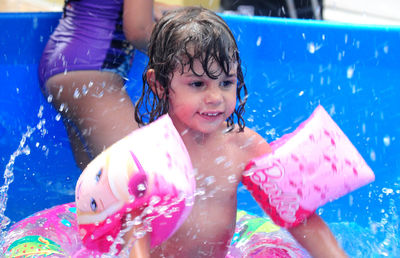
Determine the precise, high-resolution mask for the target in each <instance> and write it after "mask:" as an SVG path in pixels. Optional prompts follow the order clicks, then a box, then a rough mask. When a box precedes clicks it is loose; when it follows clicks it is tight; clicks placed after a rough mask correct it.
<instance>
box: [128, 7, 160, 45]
mask: <svg viewBox="0 0 400 258" xmlns="http://www.w3.org/2000/svg"><path fill="white" fill-rule="evenodd" d="M153 26H154V17H153V1H152V0H124V10H123V30H124V34H125V37H126V39H127V40H129V41H130V42H132V44H133V45H134V46H135V47H136V48H138V49H139V50H141V51H144V52H146V49H147V44H148V42H149V40H150V35H151V31H152V30H153Z"/></svg>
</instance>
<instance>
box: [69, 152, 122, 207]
mask: <svg viewBox="0 0 400 258" xmlns="http://www.w3.org/2000/svg"><path fill="white" fill-rule="evenodd" d="M107 154H108V153H107V152H103V153H102V154H100V155H99V156H98V157H96V158H95V159H94V160H93V161H92V162H91V163H89V165H88V166H87V167H86V169H85V170H84V171H83V173H82V175H81V177H80V178H79V181H78V186H77V189H76V206H77V208H78V210H79V211H81V212H85V213H99V212H102V211H104V210H105V209H106V208H107V207H108V206H110V205H111V204H112V203H113V202H114V203H115V202H117V201H118V200H117V199H116V198H115V196H114V195H113V193H112V191H111V188H110V185H109V182H108V163H109V157H108V156H109V155H107Z"/></svg>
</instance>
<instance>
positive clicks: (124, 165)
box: [75, 115, 195, 252]
mask: <svg viewBox="0 0 400 258" xmlns="http://www.w3.org/2000/svg"><path fill="white" fill-rule="evenodd" d="M192 172H193V168H192V164H191V161H190V158H189V155H188V153H187V150H186V148H185V146H184V144H183V141H182V139H181V138H180V135H179V133H178V132H177V131H176V129H175V127H174V125H173V124H172V121H171V119H170V118H169V117H168V115H165V116H162V117H160V118H159V119H158V120H157V121H155V122H153V123H151V124H150V125H147V126H145V127H143V128H140V129H138V130H135V131H133V132H132V133H131V134H129V135H128V136H126V137H125V138H123V139H121V140H120V141H118V142H117V143H115V144H113V145H112V146H110V147H109V148H108V149H106V150H105V151H104V152H102V153H101V154H100V155H99V156H98V157H96V158H95V159H94V160H93V161H92V162H91V163H90V164H89V165H88V166H87V167H86V169H85V170H84V171H83V173H82V175H81V176H80V178H79V180H78V182H77V186H76V195H75V202H76V207H77V220H78V225H79V232H80V235H81V236H82V242H83V244H84V245H85V246H86V247H87V248H89V249H94V250H97V251H101V252H110V250H111V249H110V248H111V247H112V246H114V248H115V249H113V250H120V249H121V245H120V243H118V241H115V240H116V239H117V237H118V236H119V237H121V235H120V234H121V232H122V230H123V229H126V228H128V224H129V222H131V223H130V225H132V224H135V223H136V222H138V221H137V219H140V221H139V224H140V223H141V224H143V226H144V230H145V231H147V232H149V234H150V235H151V247H154V246H156V245H159V244H160V243H162V242H163V241H165V240H166V239H167V238H168V237H169V236H171V235H172V234H173V233H174V232H175V231H176V230H177V229H178V228H179V226H180V225H181V224H182V222H183V221H184V220H185V219H186V217H187V216H188V214H189V212H190V210H191V206H190V205H191V204H190V203H191V202H190V200H191V199H192V198H193V195H194V190H195V180H194V177H193V174H192ZM139 215H140V216H139ZM121 239H122V238H121Z"/></svg>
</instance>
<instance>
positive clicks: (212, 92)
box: [205, 89, 223, 105]
mask: <svg viewBox="0 0 400 258" xmlns="http://www.w3.org/2000/svg"><path fill="white" fill-rule="evenodd" d="M222 101H223V95H222V92H221V91H220V90H219V89H209V90H208V91H207V93H206V96H205V102H206V103H207V104H212V105H219V104H221V103H222Z"/></svg>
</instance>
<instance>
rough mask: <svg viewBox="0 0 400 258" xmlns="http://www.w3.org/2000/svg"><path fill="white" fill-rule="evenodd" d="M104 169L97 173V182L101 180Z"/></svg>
mask: <svg viewBox="0 0 400 258" xmlns="http://www.w3.org/2000/svg"><path fill="white" fill-rule="evenodd" d="M101 173H102V170H101V169H100V170H99V172H97V174H96V182H99V181H100V178H101Z"/></svg>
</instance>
